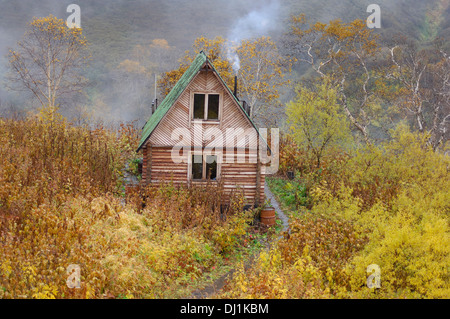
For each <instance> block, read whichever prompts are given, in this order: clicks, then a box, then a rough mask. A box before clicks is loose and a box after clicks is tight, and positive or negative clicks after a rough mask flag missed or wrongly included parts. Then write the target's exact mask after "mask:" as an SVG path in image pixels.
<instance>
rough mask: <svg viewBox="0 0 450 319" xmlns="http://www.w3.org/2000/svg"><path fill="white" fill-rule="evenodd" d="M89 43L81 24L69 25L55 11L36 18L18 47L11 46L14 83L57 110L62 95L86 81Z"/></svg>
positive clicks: (16, 88) (44, 104)
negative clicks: (85, 67)
mask: <svg viewBox="0 0 450 319" xmlns="http://www.w3.org/2000/svg"><path fill="white" fill-rule="evenodd" d="M86 47H87V41H86V38H85V37H84V36H83V35H82V30H81V28H77V27H73V28H69V27H68V26H67V25H66V22H65V21H64V20H62V19H57V18H56V17H54V16H52V15H50V16H48V17H45V18H34V19H33V20H32V21H31V22H30V23H29V24H28V26H27V30H26V32H25V34H24V37H23V39H22V40H21V41H19V42H18V43H17V48H16V49H10V50H9V54H8V58H9V66H10V69H11V72H10V73H9V80H10V83H12V85H11V86H10V87H11V88H12V89H15V90H22V91H28V92H31V93H32V94H33V95H34V96H35V97H36V98H37V100H38V101H39V103H40V104H41V105H42V107H45V108H47V107H48V108H49V110H51V112H54V111H55V110H56V109H57V107H58V106H59V105H60V103H59V102H60V100H61V99H62V98H64V97H65V98H67V97H69V96H71V95H72V94H73V93H77V92H80V91H81V89H82V88H83V87H84V86H85V84H86V79H85V78H84V77H83V76H82V75H81V73H80V71H81V70H82V68H83V67H84V66H85V65H86V62H87V61H86V60H87V59H88V54H87V52H86V50H85V49H86Z"/></svg>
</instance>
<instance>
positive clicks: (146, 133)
mask: <svg viewBox="0 0 450 319" xmlns="http://www.w3.org/2000/svg"><path fill="white" fill-rule="evenodd" d="M206 62H208V57H207V56H206V54H205V53H204V52H203V51H200V53H199V54H198V55H197V57H196V58H195V59H194V61H193V62H192V63H191V65H190V66H189V68H188V69H187V70H186V72H184V74H183V75H182V76H181V78H180V79H179V80H178V82H177V83H176V84H175V86H174V87H173V88H172V90H171V91H170V92H169V94H167V96H166V97H165V99H164V100H163V101H162V102H161V104H160V105H159V106H158V108H157V109H156V111H155V113H153V114H152V116H151V117H150V118H149V120H148V121H147V123H145V125H144V127H143V129H142V137H141V140H140V142H139V147H138V148H137V150H136V152H138V151H139V150H140V149H141V147H142V146H144V144H145V142H146V141H147V140H148V139H149V137H150V135H151V134H152V132H153V131H154V130H155V128H156V127H157V126H158V124H159V122H160V121H161V120H162V118H163V117H164V115H166V113H167V112H168V111H169V109H170V108H171V107H172V105H173V104H174V103H175V102H176V101H177V100H178V98H179V97H180V95H181V94H182V93H183V92H184V90H185V89H186V88H187V86H188V85H189V83H190V82H191V81H192V79H193V78H194V77H195V76H196V75H197V74H198V72H199V71H200V69H201V68H202V66H203V65H204V64H205V63H206ZM209 65H210V66H211V67H212V69H213V71H214V72H215V73H216V74H217V75H218V76H219V78H220V80H221V81H222V82H223V84H224V86H225V87H226V88H227V90H228V92H229V93H230V94H231V96H232V97H233V98H234V100H235V101H236V102H237V104H238V105H239V107H240V108H241V110H242V111H243V112H244V114H245V116H246V117H247V119H248V120H249V121H250V123H251V124H252V125H253V127H254V128H255V129H256V132H258V135H259V136H260V137H261V139H262V140H263V141H264V142H265V143H266V145H267V142H266V141H265V140H264V138H263V137H262V136H261V135H260V133H259V130H258V128H257V127H256V125H255V124H254V123H253V121H252V120H251V118H250V117H249V116H248V114H247V112H246V111H245V110H244V108H243V107H242V105H241V103H240V102H239V100H238V99H237V97H236V96H235V95H234V94H233V93H232V92H231V90H230V88H229V87H228V86H227V85H226V83H225V81H224V80H223V79H222V77H221V76H220V74H219V73H218V72H217V71H216V69H215V68H214V65H213V64H212V63H210V64H209ZM267 147H268V145H267ZM268 149H269V152H270V153H271V152H272V151H271V150H270V148H269V147H268Z"/></svg>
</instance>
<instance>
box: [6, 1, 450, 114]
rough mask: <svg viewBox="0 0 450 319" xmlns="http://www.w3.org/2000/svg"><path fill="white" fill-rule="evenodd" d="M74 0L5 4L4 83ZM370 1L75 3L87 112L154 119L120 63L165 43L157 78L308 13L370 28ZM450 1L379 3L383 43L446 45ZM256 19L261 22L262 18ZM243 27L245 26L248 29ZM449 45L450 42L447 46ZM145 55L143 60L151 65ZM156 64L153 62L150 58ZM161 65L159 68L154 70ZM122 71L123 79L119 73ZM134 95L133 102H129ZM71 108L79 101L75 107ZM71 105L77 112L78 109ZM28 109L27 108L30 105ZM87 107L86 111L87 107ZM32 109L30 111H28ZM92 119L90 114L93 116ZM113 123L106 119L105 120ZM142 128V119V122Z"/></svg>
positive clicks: (145, 89)
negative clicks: (212, 48) (17, 59)
mask: <svg viewBox="0 0 450 319" xmlns="http://www.w3.org/2000/svg"><path fill="white" fill-rule="evenodd" d="M73 2H74V1H72V0H39V1H32V0H20V1H11V0H0V8H1V11H0V28H1V32H0V56H1V58H0V75H1V78H2V80H1V81H2V82H4V80H3V78H4V75H5V72H6V70H7V60H6V58H5V54H6V53H7V52H8V48H9V47H14V46H15V44H16V42H17V41H19V40H20V38H21V37H22V35H23V32H24V30H25V26H26V23H28V22H29V21H30V20H31V19H32V18H33V17H34V16H36V17H43V16H48V15H49V14H53V15H55V16H57V17H58V18H62V19H64V20H65V19H66V18H67V17H68V15H69V13H67V12H66V8H67V5H69V4H70V3H73ZM372 2H373V1H371V0H319V1H309V0H288V1H270V0H265V1H256V0H251V1H238V0H227V1H225V0H214V1H207V0H196V1H191V2H186V1H180V0H168V1H161V0H126V1H125V0H110V1H107V2H105V1H98V0H95V1H86V0H80V1H77V2H76V3H77V4H78V5H79V6H80V7H81V26H82V28H83V32H84V34H85V35H86V37H87V39H88V41H89V43H90V50H91V53H92V60H91V63H90V66H89V68H88V69H87V77H88V78H89V80H90V86H89V87H88V89H87V90H86V96H85V98H86V99H87V102H86V103H82V104H83V105H84V106H83V107H87V106H89V108H94V109H95V110H96V113H97V114H102V113H104V114H105V117H104V118H105V120H115V119H122V120H134V119H139V118H142V117H146V116H148V113H147V111H148V110H147V106H148V105H150V103H151V101H152V99H153V98H154V89H153V83H154V82H153V81H154V79H151V80H148V81H145V85H144V84H142V83H141V84H140V85H139V86H136V85H135V86H133V87H132V88H131V87H130V88H126V87H125V88H124V86H123V85H122V84H123V82H124V80H123V74H121V73H120V72H119V71H120V70H119V69H120V68H119V66H120V63H121V62H123V61H124V60H126V59H128V58H129V57H130V55H132V54H133V52H136V48H138V46H141V47H142V48H144V50H145V48H146V47H148V46H150V45H151V44H152V43H153V42H152V41H154V40H155V39H164V40H166V41H167V45H168V46H170V47H171V52H172V54H171V56H169V57H166V61H165V63H164V65H163V64H162V63H160V61H147V63H148V65H149V69H151V68H153V69H152V70H154V72H155V73H158V72H163V71H167V70H168V69H171V68H174V67H176V66H177V63H178V62H177V60H178V59H179V58H180V57H182V56H183V52H184V51H185V50H188V49H189V48H190V47H191V46H192V43H193V41H194V39H195V38H197V37H199V36H202V35H203V36H206V37H209V38H213V37H215V36H218V35H220V36H222V37H224V38H230V37H232V36H233V32H234V33H236V32H238V33H241V34H240V36H244V35H246V36H249V37H251V36H261V35H271V36H272V37H273V38H274V39H275V40H278V39H279V38H280V36H281V35H282V34H283V33H284V32H285V31H286V30H287V21H288V18H289V17H290V16H291V15H293V14H299V13H305V14H306V16H307V17H308V18H309V19H311V20H312V21H315V20H319V21H322V22H328V21H329V20H331V19H342V20H343V21H352V20H354V19H363V20H365V19H366V18H367V17H368V15H369V14H370V13H367V12H366V8H367V6H368V5H369V4H371V3H372ZM449 2H450V1H449V0H430V1H420V0H398V1H389V0H380V1H378V2H377V3H378V4H379V5H380V7H381V10H382V12H381V21H382V28H381V29H379V30H377V32H379V33H380V35H381V36H382V37H383V39H385V40H388V39H389V38H391V37H392V36H393V34H396V33H401V34H404V35H406V36H408V37H410V38H412V39H414V40H416V41H419V42H420V43H421V44H423V45H427V44H429V43H430V42H431V41H433V40H434V39H435V38H436V37H447V39H448V34H449V31H450V21H449V19H448V16H449V13H450V6H449ZM252 12H257V13H258V14H261V15H263V18H264V19H267V23H266V24H265V26H266V27H265V28H264V29H254V28H253V26H252V24H251V20H248V21H246V22H245V21H244V19H246V18H248V17H249V16H251V13H252ZM256 18H257V19H258V16H257V15H256ZM243 21H244V22H245V23H244V22H243ZM447 42H448V41H447ZM145 58H146V57H145V54H144V55H143V59H145ZM147 59H150V58H147ZM155 64H159V65H155ZM118 70H119V71H118ZM3 84H4V83H2V85H1V87H0V104H1V107H2V108H11V107H18V105H20V107H21V108H22V107H24V105H25V104H27V103H26V101H28V100H27V99H26V97H25V96H21V95H18V94H17V93H14V92H9V91H7V90H6V89H5V87H4V85H3ZM130 93H131V96H130ZM72 102H73V101H72ZM75 104H76V101H75V103H73V105H71V106H70V107H71V108H74V107H80V106H79V105H78V106H77V105H75ZM27 105H28V104H27ZM86 105H87V106H86ZM28 107H31V106H30V105H28ZM88 111H89V110H88ZM106 115H108V116H106ZM141 120H142V119H141Z"/></svg>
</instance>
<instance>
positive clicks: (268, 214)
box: [259, 207, 275, 226]
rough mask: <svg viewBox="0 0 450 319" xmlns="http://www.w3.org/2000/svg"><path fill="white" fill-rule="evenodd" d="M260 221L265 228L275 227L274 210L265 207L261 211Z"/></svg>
mask: <svg viewBox="0 0 450 319" xmlns="http://www.w3.org/2000/svg"><path fill="white" fill-rule="evenodd" d="M259 216H260V220H261V223H263V224H264V225H266V226H272V225H275V208H273V207H266V208H264V209H263V210H262V211H261V214H260V215H259Z"/></svg>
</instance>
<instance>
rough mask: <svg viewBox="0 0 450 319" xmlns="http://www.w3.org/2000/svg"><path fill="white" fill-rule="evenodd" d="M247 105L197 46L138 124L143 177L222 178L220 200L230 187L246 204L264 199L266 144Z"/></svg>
mask: <svg viewBox="0 0 450 319" xmlns="http://www.w3.org/2000/svg"><path fill="white" fill-rule="evenodd" d="M235 81H236V79H235ZM247 111H248V109H247V110H246V104H245V102H241V101H239V99H238V98H237V96H236V84H235V92H234V93H233V92H232V91H231V90H230V88H229V87H228V86H227V85H226V83H225V82H224V81H223V79H222V78H221V76H220V74H219V73H218V72H217V71H216V69H215V68H214V66H213V64H212V63H211V62H210V60H209V59H208V57H207V56H206V55H205V53H204V52H203V51H202V52H200V53H199V54H198V55H197V57H196V58H195V59H194V60H193V62H192V63H191V65H190V66H189V68H188V69H187V70H186V71H185V73H184V74H183V75H182V76H181V78H180V79H179V81H178V82H177V83H176V84H175V86H174V87H173V88H172V90H171V91H170V92H169V93H168V94H167V96H166V97H165V98H164V100H163V101H162V102H161V104H160V105H159V106H158V107H157V108H156V110H155V111H154V113H153V114H152V115H151V117H150V118H149V119H148V121H147V122H146V124H145V125H144V127H143V129H142V137H141V140H140V143H139V147H138V149H137V152H139V151H141V150H142V153H143V162H142V180H141V182H142V183H143V184H144V185H146V184H149V183H151V184H155V183H156V184H158V183H160V182H161V181H163V180H165V181H168V180H170V181H172V182H173V183H174V184H187V185H205V184H207V183H209V185H211V183H212V184H217V185H219V184H220V185H221V186H222V187H223V189H224V198H223V199H222V200H223V201H222V202H223V204H224V205H227V204H228V201H229V198H230V194H232V193H233V192H242V193H243V195H244V198H245V201H246V205H252V206H259V205H261V204H262V203H264V199H265V198H264V184H265V183H264V181H265V165H263V164H261V161H260V154H262V153H263V151H262V150H266V152H270V149H269V148H268V146H267V143H266V142H265V139H264V138H263V137H262V136H261V134H260V132H259V130H258V128H257V127H256V126H255V124H254V123H253V122H252V120H251V118H250V117H249V115H248V113H247ZM266 154H267V153H266Z"/></svg>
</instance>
